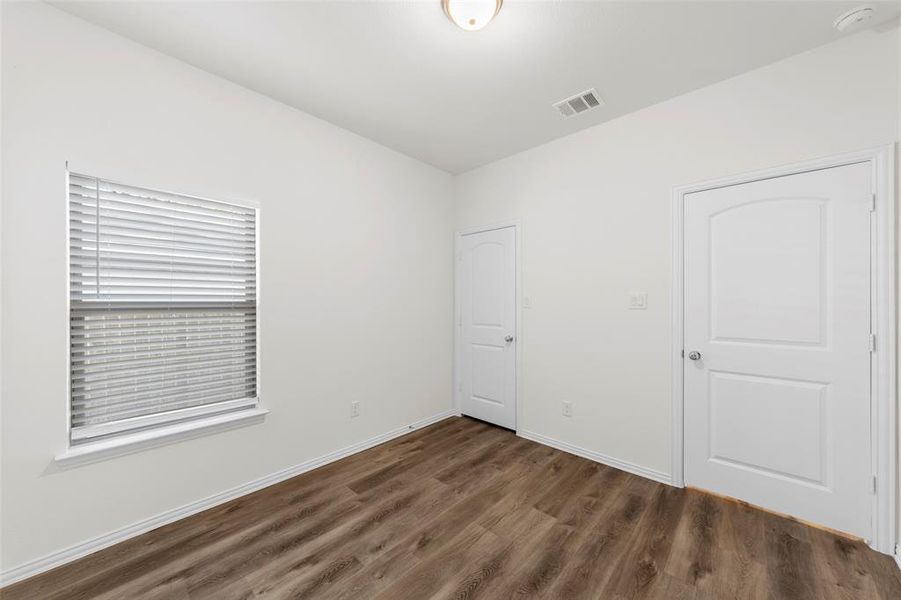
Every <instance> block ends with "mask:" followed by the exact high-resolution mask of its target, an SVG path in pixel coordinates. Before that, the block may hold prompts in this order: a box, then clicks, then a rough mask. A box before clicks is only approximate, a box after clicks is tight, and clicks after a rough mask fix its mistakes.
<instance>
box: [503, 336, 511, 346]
mask: <svg viewBox="0 0 901 600" xmlns="http://www.w3.org/2000/svg"><path fill="white" fill-rule="evenodd" d="M504 341H505V342H507V343H508V344H509V343H510V342H512V341H513V336H512V335H508V336H507V337H505V338H504Z"/></svg>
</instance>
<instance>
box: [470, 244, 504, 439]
mask: <svg viewBox="0 0 901 600" xmlns="http://www.w3.org/2000/svg"><path fill="white" fill-rule="evenodd" d="M460 245H461V248H460V261H459V262H458V265H459V268H460V275H459V279H458V281H459V285H460V323H459V334H460V339H461V344H460V346H461V350H460V354H461V356H460V388H461V390H460V391H461V401H460V403H461V406H460V409H461V411H462V412H463V414H465V415H469V416H472V417H475V418H477V419H482V420H484V421H488V422H490V423H495V424H497V425H500V426H502V427H507V428H510V429H516V343H517V340H516V230H515V228H513V227H505V228H503V229H494V230H491V231H483V232H479V233H473V234H469V235H464V236H461V244H460Z"/></svg>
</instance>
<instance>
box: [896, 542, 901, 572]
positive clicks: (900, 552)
mask: <svg viewBox="0 0 901 600" xmlns="http://www.w3.org/2000/svg"><path fill="white" fill-rule="evenodd" d="M895 563H897V565H898V568H899V569H901V544H898V545H897V546H895Z"/></svg>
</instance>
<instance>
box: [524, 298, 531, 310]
mask: <svg viewBox="0 0 901 600" xmlns="http://www.w3.org/2000/svg"><path fill="white" fill-rule="evenodd" d="M522 307H523V308H532V297H531V296H523V299H522Z"/></svg>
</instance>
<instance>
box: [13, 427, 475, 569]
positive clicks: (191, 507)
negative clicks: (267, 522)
mask: <svg viewBox="0 0 901 600" xmlns="http://www.w3.org/2000/svg"><path fill="white" fill-rule="evenodd" d="M456 415H457V411H456V410H455V409H454V410H446V411H443V412H440V413H438V414H436V415H432V416H431V417H427V418H425V419H422V420H420V421H417V422H415V423H413V424H411V425H408V426H406V427H400V428H398V429H394V430H392V431H389V432H387V433H383V434H381V435H377V436H375V437H373V438H369V439H368V440H364V441H362V442H359V443H356V444H353V445H351V446H347V447H346V448H341V449H340V450H336V451H334V452H330V453H328V454H325V455H323V456H320V457H318V458H314V459H312V460H308V461H306V462H303V463H300V464H299V465H294V466H293V467H288V468H287V469H282V470H281V471H277V472H275V473H272V474H270V475H266V476H265V477H261V478H259V479H255V480H254V481H250V482H248V483H245V484H243V485H239V486H237V487H234V488H231V489H228V490H225V491H223V492H219V493H218V494H214V495H212V496H209V497H207V498H203V499H202V500H197V501H196V502H192V503H190V504H186V505H184V506H180V507H178V508H175V509H173V510H169V511H166V512H164V513H161V514H158V515H156V516H153V517H150V518H148V519H144V520H142V521H138V522H137V523H134V524H133V525H129V526H128V527H123V528H122V529H118V530H116V531H111V532H110V533H106V534H104V535H100V536H97V537H95V538H92V539H89V540H87V541H84V542H81V543H80V544H76V545H74V546H70V547H69V548H65V549H63V550H59V551H57V552H52V553H50V554H48V555H46V556H43V557H41V558H38V559H35V560H32V561H29V562H27V563H25V564H22V565H19V566H18V567H13V568H12V569H9V570H7V571H4V572H3V573H0V586H6V585H9V584H11V583H15V582H17V581H21V580H23V579H27V578H29V577H33V576H34V575H37V574H39V573H43V572H44V571H49V570H50V569H54V568H56V567H59V566H62V565H64V564H66V563H69V562H72V561H73V560H77V559H79V558H82V557H85V556H87V555H88V554H93V553H94V552H97V551H98V550H103V549H104V548H108V547H110V546H113V545H115V544H118V543H119V542H123V541H125V540H127V539H129V538H133V537H135V536H138V535H141V534H142V533H147V532H148V531H151V530H153V529H156V528H158V527H162V526H163V525H168V524H169V523H173V522H175V521H178V520H179V519H184V518H185V517H189V516H191V515H193V514H196V513H199V512H201V511H204V510H207V509H209V508H213V507H214V506H218V505H219V504H223V503H225V502H228V501H229V500H234V499H235V498H239V497H241V496H244V495H246V494H250V493H251V492H255V491H257V490H261V489H263V488H265V487H269V486H270V485H274V484H276V483H279V482H281V481H284V480H285V479H290V478H291V477H294V476H296V475H300V474H301V473H306V472H307V471H312V470H313V469H315V468H317V467H321V466H323V465H326V464H328V463H331V462H335V461H336V460H340V459H342V458H346V457H348V456H350V455H351V454H356V453H357V452H362V451H363V450H366V449H368V448H372V447H373V446H377V445H379V444H382V443H384V442H387V441H389V440H392V439H394V438H397V437H400V436H402V435H405V434H407V433H410V432H411V431H414V430H416V429H421V428H423V427H425V426H427V425H432V424H433V423H437V422H438V421H442V420H444V419H446V418H448V417H452V416H456Z"/></svg>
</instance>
